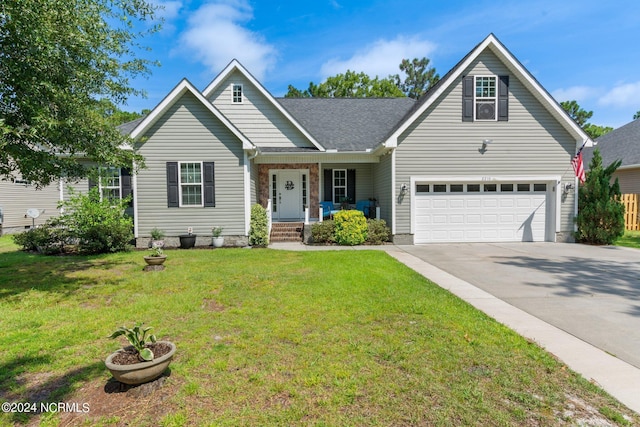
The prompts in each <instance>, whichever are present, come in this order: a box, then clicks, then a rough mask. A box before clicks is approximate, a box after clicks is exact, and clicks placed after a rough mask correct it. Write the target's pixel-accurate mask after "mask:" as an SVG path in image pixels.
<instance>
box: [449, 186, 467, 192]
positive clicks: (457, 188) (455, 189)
mask: <svg viewBox="0 0 640 427" xmlns="http://www.w3.org/2000/svg"><path fill="white" fill-rule="evenodd" d="M449 188H450V191H451V192H452V193H462V191H463V190H464V185H463V184H451V185H450V186H449Z"/></svg>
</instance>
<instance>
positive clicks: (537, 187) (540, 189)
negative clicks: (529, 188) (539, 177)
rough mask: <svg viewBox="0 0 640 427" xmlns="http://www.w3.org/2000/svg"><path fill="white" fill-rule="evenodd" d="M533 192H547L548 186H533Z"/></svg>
mask: <svg viewBox="0 0 640 427" xmlns="http://www.w3.org/2000/svg"><path fill="white" fill-rule="evenodd" d="M533 191H547V184H533Z"/></svg>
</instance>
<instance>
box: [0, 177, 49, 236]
mask: <svg viewBox="0 0 640 427" xmlns="http://www.w3.org/2000/svg"><path fill="white" fill-rule="evenodd" d="M59 201H60V187H59V185H58V183H56V184H54V185H49V186H47V187H45V188H43V189H40V190H38V189H36V187H35V186H34V185H32V184H31V183H30V182H28V181H26V180H23V179H21V178H14V179H12V180H10V181H9V180H0V235H2V234H11V233H17V232H20V231H24V230H28V229H29V228H31V227H32V226H33V225H40V224H43V223H44V222H45V221H46V220H47V219H49V218H51V217H52V216H57V215H58V202H59ZM27 211H29V212H30V213H31V212H37V214H38V215H37V217H36V218H32V217H30V216H29V215H27ZM33 216H36V215H33Z"/></svg>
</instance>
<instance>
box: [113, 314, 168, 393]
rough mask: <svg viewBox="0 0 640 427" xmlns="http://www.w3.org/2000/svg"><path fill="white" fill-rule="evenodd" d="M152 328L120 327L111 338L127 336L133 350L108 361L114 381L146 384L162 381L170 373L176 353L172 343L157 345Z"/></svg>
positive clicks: (165, 342) (126, 349) (124, 350)
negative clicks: (160, 378)
mask: <svg viewBox="0 0 640 427" xmlns="http://www.w3.org/2000/svg"><path fill="white" fill-rule="evenodd" d="M151 329H152V328H151V327H143V324H141V323H137V324H136V325H135V326H134V327H133V328H127V327H125V326H120V327H119V328H118V329H116V330H115V332H113V333H112V334H111V335H110V336H109V338H111V339H115V338H118V337H119V336H124V337H125V338H126V339H127V341H129V344H130V345H129V346H127V347H124V348H122V349H120V350H118V351H116V352H115V353H112V354H110V355H109V357H107V359H106V360H105V365H106V366H107V369H109V371H110V372H111V374H112V375H113V377H114V378H115V379H116V380H118V381H120V382H121V383H125V384H142V383H146V382H149V381H152V380H154V379H156V378H158V377H159V376H160V375H162V373H163V372H164V371H165V370H166V369H167V367H168V366H169V363H171V359H172V358H173V355H174V354H175V352H176V346H175V344H173V343H172V342H170V341H157V340H156V337H155V335H153V334H149V335H147V334H148V333H149V331H150V330H151Z"/></svg>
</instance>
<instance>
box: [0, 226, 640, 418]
mask: <svg viewBox="0 0 640 427" xmlns="http://www.w3.org/2000/svg"><path fill="white" fill-rule="evenodd" d="M166 253H167V254H168V260H167V263H166V266H167V269H166V270H165V271H163V272H148V273H145V272H143V271H142V268H143V265H144V263H143V260H142V256H143V255H144V253H142V252H130V253H124V254H114V255H105V256H93V257H56V256H54V257H43V256H39V255H33V254H26V253H21V252H17V251H16V249H15V247H14V246H13V245H11V244H10V243H8V238H7V237H3V238H0V328H1V330H2V334H0V401H9V402H70V403H78V404H79V405H80V408H82V405H83V404H87V405H88V407H89V411H88V412H86V413H83V412H81V411H80V412H78V413H71V412H64V411H60V412H48V413H45V414H42V415H30V414H17V413H14V414H11V413H8V414H7V413H5V414H2V415H0V425H2V424H6V425H11V424H12V423H23V422H24V423H27V422H36V423H37V422H38V421H39V422H40V423H41V424H43V425H69V424H71V425H74V424H82V423H86V424H87V425H125V424H126V425H149V426H151V425H172V426H175V425H185V426H187V425H188V426H191V425H212V424H213V425H228V426H236V425H247V426H265V425H327V426H342V425H358V426H371V425H442V426H450V425H513V426H521V425H576V424H579V422H580V421H581V420H584V419H586V418H587V417H594V419H597V418H598V417H600V418H607V419H608V420H609V421H610V422H611V423H613V424H614V425H615V423H616V422H617V423H618V425H624V424H626V423H628V424H629V425H632V424H640V419H639V418H638V417H637V416H635V415H633V413H632V412H631V411H629V410H628V409H626V408H624V407H623V406H621V405H620V404H619V403H617V402H616V401H615V400H613V399H612V398H610V397H609V396H607V395H606V394H605V393H603V392H602V391H601V390H600V389H598V388H597V387H596V386H594V385H592V384H590V383H589V382H587V381H585V380H583V379H582V378H580V377H579V376H577V375H576V374H574V373H572V372H571V371H570V370H569V369H567V367H566V366H564V365H563V364H562V363H559V362H558V361H556V360H555V359H554V358H553V357H552V356H551V355H549V354H548V353H546V352H544V351H543V350H541V349H540V348H539V347H538V346H537V345H535V344H533V343H531V342H529V341H527V340H525V339H523V338H522V337H520V336H518V335H517V334H515V333H514V332H512V331H511V330H509V329H507V328H506V327H504V326H502V325H500V324H498V323H496V322H495V321H493V320H492V319H490V318H488V317H487V316H485V315H484V314H482V313H480V312H479V311H477V310H475V309H474V308H472V307H471V306H469V305H468V304H466V303H464V302H463V301H461V300H459V299H458V298H456V297H454V296H453V295H451V294H450V293H448V292H447V291H444V290H442V289H440V288H439V287H437V286H436V285H434V284H433V283H431V282H429V281H427V280H425V279H424V278H423V277H422V276H420V275H418V274H417V273H415V272H413V271H412V270H410V269H409V268H407V267H405V266H404V265H402V264H400V263H398V262H396V261H395V260H394V259H392V258H391V257H389V256H388V255H386V254H385V253H383V252H377V251H318V252H285V251H274V250H269V249H252V250H247V249H224V250H221V249H218V250H182V251H181V250H168V251H166ZM136 321H142V322H145V323H146V324H147V325H149V326H153V327H154V332H155V333H156V334H157V335H158V338H162V339H169V340H171V341H173V342H175V343H176V344H177V346H178V352H177V353H176V357H175V359H174V361H173V363H172V365H171V372H170V376H168V377H167V378H166V379H165V382H164V384H163V386H162V387H161V388H160V389H159V390H156V391H155V392H153V393H152V394H151V395H149V396H145V397H140V398H135V397H130V396H129V395H128V394H127V393H125V392H124V391H123V390H118V389H117V388H116V389H114V387H113V384H112V383H111V382H110V374H109V373H108V371H107V370H106V368H105V367H104V364H103V360H104V358H105V357H106V356H107V355H108V354H109V353H111V352H112V351H115V350H116V349H117V348H118V347H119V346H120V345H121V344H123V341H118V342H115V341H112V340H109V339H107V338H106V337H107V336H108V335H109V334H110V333H111V332H112V331H113V330H115V329H116V327H118V326H120V325H127V326H131V325H132V324H133V323H134V322H136ZM590 408H591V409H590ZM584 425H589V424H588V423H587V424H584Z"/></svg>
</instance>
